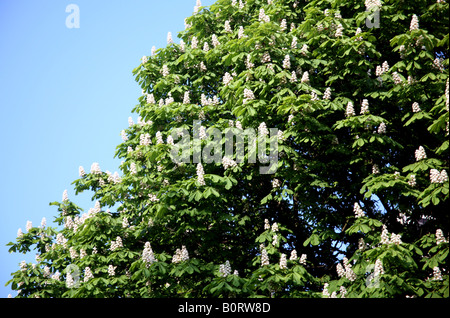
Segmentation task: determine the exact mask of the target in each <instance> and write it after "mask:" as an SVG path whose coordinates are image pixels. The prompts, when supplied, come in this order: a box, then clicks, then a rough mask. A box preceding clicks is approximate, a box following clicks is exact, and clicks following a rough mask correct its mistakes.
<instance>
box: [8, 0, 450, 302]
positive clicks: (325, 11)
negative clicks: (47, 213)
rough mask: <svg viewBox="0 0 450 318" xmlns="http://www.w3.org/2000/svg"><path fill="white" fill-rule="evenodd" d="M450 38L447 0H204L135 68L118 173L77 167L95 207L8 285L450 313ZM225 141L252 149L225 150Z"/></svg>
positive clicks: (75, 212) (32, 237)
mask: <svg viewBox="0 0 450 318" xmlns="http://www.w3.org/2000/svg"><path fill="white" fill-rule="evenodd" d="M448 22H449V4H448V3H446V2H445V1H442V0H438V1H435V0H430V1H424V0H418V1H389V0H387V1H380V0H372V1H370V0H366V1H365V2H364V1H356V0H350V1H347V0H346V1H340V0H311V1H302V0H247V1H242V0H239V1H237V0H218V1H217V2H216V3H215V4H213V5H212V6H210V7H202V6H201V3H200V1H197V5H196V7H195V9H194V14H193V15H192V16H191V17H189V18H187V19H186V20H185V25H186V29H185V30H184V31H181V32H180V33H179V35H178V37H179V38H180V43H179V44H178V43H174V41H173V39H172V35H171V34H168V39H167V40H168V44H167V46H166V47H164V48H160V49H155V48H154V49H152V52H151V55H150V56H144V57H143V58H142V61H141V63H140V65H139V66H137V67H136V68H135V69H134V70H133V74H134V75H135V77H136V81H137V83H138V84H139V85H140V87H141V88H142V96H141V97H140V98H139V103H138V105H136V106H135V107H134V108H133V112H134V113H136V114H137V116H139V117H138V118H137V122H136V123H135V122H134V120H133V118H131V117H130V118H129V127H128V128H126V129H124V130H123V131H122V139H123V142H122V143H121V144H119V145H118V146H117V152H116V156H117V157H118V158H121V159H122V160H123V161H122V164H121V165H120V174H119V173H117V172H116V173H114V174H112V173H111V172H108V171H102V170H101V169H100V165H99V164H98V163H94V164H93V165H92V167H91V169H90V171H89V172H86V171H85V170H84V168H83V167H80V171H79V172H80V178H79V179H78V180H75V181H74V182H73V185H74V187H75V190H76V193H80V192H83V191H92V193H93V196H92V200H93V202H95V204H94V207H93V208H91V209H89V210H88V212H85V213H83V210H82V209H81V208H80V207H78V206H77V205H76V204H75V203H74V202H73V201H72V200H71V199H69V198H68V197H67V193H64V195H63V199H62V201H61V202H52V203H51V205H54V206H56V207H57V209H58V215H57V216H56V218H55V223H56V224H55V226H54V227H51V226H47V224H46V223H45V222H43V224H42V225H41V226H40V227H37V226H34V227H33V226H32V224H31V223H30V224H28V225H27V231H26V233H23V232H22V231H21V230H20V231H19V233H18V236H17V239H16V240H15V242H11V243H10V244H9V245H10V246H11V247H10V251H11V252H23V253H26V252H30V251H34V252H36V253H37V257H36V263H34V264H31V263H28V264H27V263H26V262H22V263H21V264H20V268H19V269H18V270H17V271H16V272H15V273H12V276H13V277H12V279H11V281H10V282H8V283H9V284H11V286H12V289H14V290H18V291H19V293H18V296H17V297H277V298H281V297H341V298H343V297H448V293H449V287H448V284H449V276H448V269H449V268H448V263H447V256H448V251H449V247H448V234H449V227H448V224H449V213H448V211H449V201H448V198H449V181H448V175H447V171H448V168H449V140H448V134H449V124H448V123H449V80H448V77H449V76H448V75H449V74H448V61H449V59H448V57H449V56H448V54H449V52H448V45H449V34H448ZM218 131H219V132H221V134H219V135H218V134H217V132H218ZM269 131H270V133H269ZM245 132H246V133H245ZM251 132H255V134H256V135H257V136H258V143H256V139H255V138H252V136H251ZM227 133H230V134H231V135H232V136H233V135H235V136H238V137H239V136H240V137H242V136H244V137H242V139H239V138H238V137H236V142H235V145H236V148H237V147H238V145H239V143H240V141H241V142H243V143H244V144H245V146H244V147H243V148H242V149H243V150H244V151H243V153H241V154H239V153H236V151H235V152H234V153H233V154H232V155H229V154H226V153H225V151H224V150H223V147H224V146H225V144H226V143H227V142H229V138H226V136H227ZM184 138H186V139H184ZM183 140H184V141H186V140H187V142H185V143H184V144H183V145H184V146H185V148H186V149H184V150H185V152H184V157H183V160H182V161H179V160H178V161H177V160H174V153H177V154H179V153H180V152H179V151H181V150H182V149H179V148H180V147H178V148H176V145H179V144H180V141H183ZM231 140H233V139H231ZM245 141H247V142H245ZM260 141H265V142H267V144H269V142H270V145H271V146H270V147H269V150H270V153H269V152H266V150H267V149H265V146H264V145H265V144H264V143H260ZM262 145H263V146H262ZM275 146H276V147H275ZM274 147H275V149H276V151H275V152H274V151H273V150H274V149H273V148H274ZM174 149H176V151H175V152H174ZM217 149H218V150H217ZM211 151H214V154H215V155H217V154H219V155H220V156H219V157H220V160H214V161H211V160H209V161H208V160H207V159H208V158H209V156H210V154H211ZM255 151H257V152H258V153H257V156H255ZM256 157H257V158H258V160H256V161H255V160H252V159H254V158H256ZM263 159H264V160H263ZM268 162H270V164H269V166H270V169H268V170H267V171H265V172H264V173H262V172H261V167H262V166H266V167H267V166H268Z"/></svg>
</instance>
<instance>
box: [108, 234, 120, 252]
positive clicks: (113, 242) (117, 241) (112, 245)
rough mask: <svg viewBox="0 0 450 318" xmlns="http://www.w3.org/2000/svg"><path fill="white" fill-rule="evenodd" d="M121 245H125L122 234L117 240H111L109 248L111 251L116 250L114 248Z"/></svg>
mask: <svg viewBox="0 0 450 318" xmlns="http://www.w3.org/2000/svg"><path fill="white" fill-rule="evenodd" d="M119 247H123V243H122V238H121V237H120V236H117V238H116V240H115V241H111V246H110V247H109V249H110V250H111V251H114V250H116V249H118V248H119Z"/></svg>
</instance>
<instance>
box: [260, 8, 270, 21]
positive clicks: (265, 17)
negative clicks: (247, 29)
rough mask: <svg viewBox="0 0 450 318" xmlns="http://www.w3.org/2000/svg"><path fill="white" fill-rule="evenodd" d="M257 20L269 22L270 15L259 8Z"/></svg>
mask: <svg viewBox="0 0 450 318" xmlns="http://www.w3.org/2000/svg"><path fill="white" fill-rule="evenodd" d="M258 20H259V22H270V17H269V16H268V15H267V14H266V13H265V11H264V9H262V8H261V9H260V10H259V17H258Z"/></svg>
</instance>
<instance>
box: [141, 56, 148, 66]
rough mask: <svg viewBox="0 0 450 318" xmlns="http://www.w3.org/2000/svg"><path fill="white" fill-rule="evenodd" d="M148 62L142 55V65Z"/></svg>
mask: <svg viewBox="0 0 450 318" xmlns="http://www.w3.org/2000/svg"><path fill="white" fill-rule="evenodd" d="M147 62H148V58H147V57H146V56H145V55H144V56H143V57H142V64H145V63H147Z"/></svg>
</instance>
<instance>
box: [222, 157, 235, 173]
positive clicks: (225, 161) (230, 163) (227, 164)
mask: <svg viewBox="0 0 450 318" xmlns="http://www.w3.org/2000/svg"><path fill="white" fill-rule="evenodd" d="M222 165H223V168H224V169H225V170H227V169H228V168H234V167H236V166H237V163H236V161H234V160H233V159H230V158H228V157H223V158H222Z"/></svg>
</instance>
